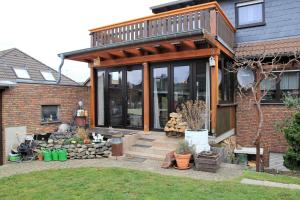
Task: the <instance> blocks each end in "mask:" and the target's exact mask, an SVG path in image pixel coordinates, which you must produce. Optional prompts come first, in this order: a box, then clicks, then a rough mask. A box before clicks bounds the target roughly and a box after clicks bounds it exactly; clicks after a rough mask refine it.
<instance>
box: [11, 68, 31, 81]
mask: <svg viewBox="0 0 300 200" xmlns="http://www.w3.org/2000/svg"><path fill="white" fill-rule="evenodd" d="M13 70H14V72H15V75H16V77H17V78H18V79H31V76H30V74H29V71H28V70H27V69H25V68H18V67H14V68H13ZM18 70H22V71H23V72H26V77H20V76H19V75H20V74H19V75H18ZM19 72H20V71H19ZM27 75H28V77H27Z"/></svg>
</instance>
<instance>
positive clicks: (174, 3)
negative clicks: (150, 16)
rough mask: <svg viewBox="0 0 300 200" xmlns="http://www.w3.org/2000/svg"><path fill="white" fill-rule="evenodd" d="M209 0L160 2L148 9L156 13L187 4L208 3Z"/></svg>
mask: <svg viewBox="0 0 300 200" xmlns="http://www.w3.org/2000/svg"><path fill="white" fill-rule="evenodd" d="M211 1H212V0H176V1H172V2H168V3H164V4H160V5H157V6H152V7H151V8H150V9H151V10H152V13H155V14H157V13H161V12H166V11H170V10H175V9H179V8H184V7H187V6H193V5H197V4H202V3H208V2H211Z"/></svg>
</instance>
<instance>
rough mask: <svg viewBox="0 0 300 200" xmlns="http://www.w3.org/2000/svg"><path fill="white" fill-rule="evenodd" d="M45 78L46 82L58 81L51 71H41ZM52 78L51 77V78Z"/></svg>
mask: <svg viewBox="0 0 300 200" xmlns="http://www.w3.org/2000/svg"><path fill="white" fill-rule="evenodd" d="M40 72H41V74H42V76H43V78H44V79H45V80H46V81H56V79H55V77H54V76H53V74H52V73H51V72H49V71H40ZM49 76H51V77H49Z"/></svg>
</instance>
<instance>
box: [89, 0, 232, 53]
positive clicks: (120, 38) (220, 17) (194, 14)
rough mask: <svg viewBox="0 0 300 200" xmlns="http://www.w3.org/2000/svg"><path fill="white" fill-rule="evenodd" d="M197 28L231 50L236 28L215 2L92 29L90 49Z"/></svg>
mask: <svg viewBox="0 0 300 200" xmlns="http://www.w3.org/2000/svg"><path fill="white" fill-rule="evenodd" d="M212 11H216V12H214V13H215V16H212V15H211V12H212ZM200 29H204V30H205V31H206V32H208V33H212V34H213V35H214V36H218V38H220V39H221V40H222V42H224V43H225V44H226V45H227V46H228V47H229V48H232V47H233V45H234V33H235V28H234V27H233V26H232V24H231V23H230V21H229V20H228V19H227V17H226V16H225V14H224V12H223V11H222V10H221V8H220V6H219V4H218V3H216V2H212V3H207V4H201V5H196V6H191V7H187V8H182V9H178V10H173V11H168V12H165V13H160V14H156V15H152V16H149V17H144V18H140V19H135V20H131V21H126V22H122V23H118V24H113V25H110V26H105V27H100V28H96V29H92V30H90V31H91V46H92V47H97V46H106V45H110V44H115V43H120V42H130V41H136V40H142V39H146V38H153V37H154V38H155V37H158V36H168V35H171V34H176V33H185V32H192V31H197V30H200ZM212 30H213V31H212Z"/></svg>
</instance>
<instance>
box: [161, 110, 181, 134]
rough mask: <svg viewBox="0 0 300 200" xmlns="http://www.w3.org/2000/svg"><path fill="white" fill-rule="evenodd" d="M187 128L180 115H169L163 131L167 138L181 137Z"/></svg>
mask: <svg viewBox="0 0 300 200" xmlns="http://www.w3.org/2000/svg"><path fill="white" fill-rule="evenodd" d="M186 128H187V123H186V122H184V121H183V120H182V115H181V114H180V113H175V112H173V113H170V120H169V121H168V122H167V124H166V126H165V128H164V131H165V132H166V135H167V136H175V137H181V136H183V135H184V131H185V129H186Z"/></svg>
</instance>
